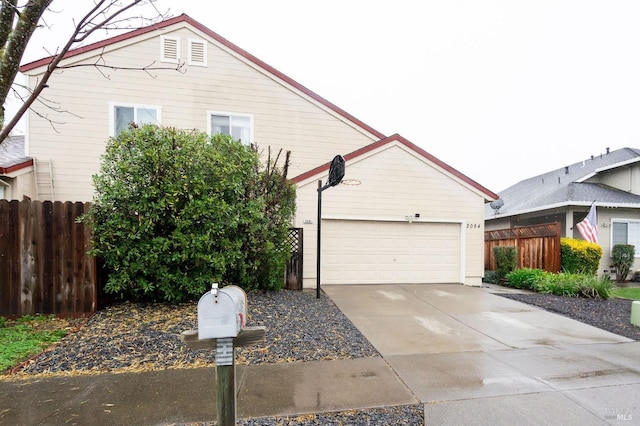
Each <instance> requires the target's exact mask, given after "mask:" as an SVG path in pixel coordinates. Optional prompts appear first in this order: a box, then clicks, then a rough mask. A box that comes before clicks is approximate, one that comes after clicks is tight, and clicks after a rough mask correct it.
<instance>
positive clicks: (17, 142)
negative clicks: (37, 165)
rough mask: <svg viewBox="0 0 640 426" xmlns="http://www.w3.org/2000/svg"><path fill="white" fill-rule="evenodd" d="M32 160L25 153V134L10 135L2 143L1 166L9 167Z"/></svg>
mask: <svg viewBox="0 0 640 426" xmlns="http://www.w3.org/2000/svg"><path fill="white" fill-rule="evenodd" d="M29 160H31V157H27V156H26V155H24V136H22V135H18V136H9V137H8V138H7V139H5V140H4V142H2V143H1V144H0V168H3V169H4V168H9V167H13V166H16V165H18V164H22V163H24V162H26V161H29Z"/></svg>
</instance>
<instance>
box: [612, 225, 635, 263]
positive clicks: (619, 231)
mask: <svg viewBox="0 0 640 426" xmlns="http://www.w3.org/2000/svg"><path fill="white" fill-rule="evenodd" d="M616 244H630V245H633V246H635V247H636V257H637V256H640V220H631V219H629V220H626V219H612V220H611V247H612V248H613V246H615V245H616Z"/></svg>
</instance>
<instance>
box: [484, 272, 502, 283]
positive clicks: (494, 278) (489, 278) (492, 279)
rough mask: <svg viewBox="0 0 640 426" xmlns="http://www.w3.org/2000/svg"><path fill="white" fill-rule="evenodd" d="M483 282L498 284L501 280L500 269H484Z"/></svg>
mask: <svg viewBox="0 0 640 426" xmlns="http://www.w3.org/2000/svg"><path fill="white" fill-rule="evenodd" d="M482 282H485V283H489V284H498V283H499V282H500V278H499V277H498V271H484V278H483V279H482Z"/></svg>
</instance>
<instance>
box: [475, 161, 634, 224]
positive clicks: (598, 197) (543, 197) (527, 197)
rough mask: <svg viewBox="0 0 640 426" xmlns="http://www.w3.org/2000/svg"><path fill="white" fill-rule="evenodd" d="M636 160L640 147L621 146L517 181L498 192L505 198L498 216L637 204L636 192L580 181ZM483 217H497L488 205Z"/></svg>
mask: <svg viewBox="0 0 640 426" xmlns="http://www.w3.org/2000/svg"><path fill="white" fill-rule="evenodd" d="M635 161H638V162H640V150H638V149H634V148H622V149H618V150H615V151H611V152H609V153H608V154H602V155H598V156H593V157H591V158H589V159H587V160H584V161H580V162H578V163H575V164H571V165H569V166H567V167H563V168H561V169H556V170H553V171H550V172H547V173H544V174H541V175H538V176H534V177H532V178H529V179H525V180H523V181H520V182H518V183H517V184H515V185H512V186H510V187H509V188H507V189H505V190H504V191H502V192H500V193H499V194H498V195H500V198H501V199H502V200H503V201H504V205H503V207H502V208H500V210H499V215H498V217H500V216H510V215H515V214H519V213H525V212H530V211H536V210H544V209H547V208H552V207H556V206H560V205H570V204H574V205H590V204H591V203H592V202H593V201H597V202H598V203H599V204H610V205H629V204H635V205H638V206H640V196H638V195H633V194H631V193H628V192H625V191H621V190H619V189H615V188H612V187H610V186H606V185H602V184H597V183H586V182H582V180H583V179H585V178H587V177H589V176H591V175H593V174H595V173H597V172H598V171H600V170H602V169H607V168H612V167H615V165H617V164H621V163H626V162H635ZM485 217H486V218H487V219H491V218H495V217H496V216H495V215H494V211H493V209H492V208H491V207H490V206H489V205H487V206H486V207H485Z"/></svg>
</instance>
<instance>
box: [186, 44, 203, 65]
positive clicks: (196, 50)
mask: <svg viewBox="0 0 640 426" xmlns="http://www.w3.org/2000/svg"><path fill="white" fill-rule="evenodd" d="M189 65H196V66H199V67H206V66H207V43H206V42H205V41H204V40H189Z"/></svg>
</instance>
